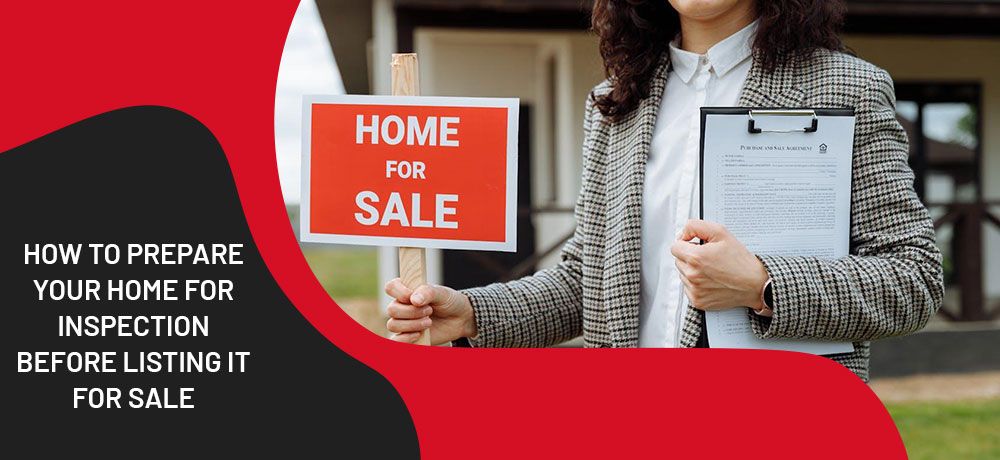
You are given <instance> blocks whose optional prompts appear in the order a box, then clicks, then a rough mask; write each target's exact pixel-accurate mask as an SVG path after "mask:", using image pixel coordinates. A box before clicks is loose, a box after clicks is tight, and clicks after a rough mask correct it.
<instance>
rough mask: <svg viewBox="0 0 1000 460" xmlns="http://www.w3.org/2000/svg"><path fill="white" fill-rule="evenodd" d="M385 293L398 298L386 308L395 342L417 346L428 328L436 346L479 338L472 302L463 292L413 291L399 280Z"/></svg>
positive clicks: (428, 287) (436, 288) (431, 288)
mask: <svg viewBox="0 0 1000 460" xmlns="http://www.w3.org/2000/svg"><path fill="white" fill-rule="evenodd" d="M385 293H386V294H389V296H391V297H392V298H393V299H395V300H393V301H392V302H391V303H390V304H389V306H388V307H387V308H386V311H387V312H388V313H389V321H388V322H387V323H386V327H387V328H388V329H389V332H392V335H391V336H390V337H389V338H390V339H392V340H395V341H398V342H406V343H415V342H416V341H417V339H418V338H420V333H421V332H422V331H424V330H426V329H428V328H429V329H430V334H431V343H432V344H434V345H440V344H442V343H448V342H451V341H453V340H457V339H460V338H462V337H475V336H476V318H475V316H473V313H472V303H471V302H469V298H468V297H466V295H465V294H462V293H461V292H458V291H456V290H454V289H452V288H449V287H445V286H431V285H426V284H425V285H422V286H420V287H418V288H417V289H410V288H408V287H406V286H405V285H404V284H403V282H402V281H401V280H400V279H399V278H396V279H394V280H392V281H389V283H388V284H386V285H385Z"/></svg>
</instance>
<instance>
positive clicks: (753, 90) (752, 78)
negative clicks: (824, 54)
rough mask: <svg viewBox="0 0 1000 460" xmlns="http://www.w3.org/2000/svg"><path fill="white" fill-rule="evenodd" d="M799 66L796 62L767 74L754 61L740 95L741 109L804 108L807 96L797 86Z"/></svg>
mask: <svg viewBox="0 0 1000 460" xmlns="http://www.w3.org/2000/svg"><path fill="white" fill-rule="evenodd" d="M797 73H798V66H796V65H795V64H794V62H790V63H788V64H786V65H782V66H778V68H776V69H774V72H770V73H769V72H766V71H765V70H764V69H762V68H761V67H760V66H759V65H757V61H754V62H753V64H751V65H750V72H749V73H747V79H746V82H745V83H744V84H743V91H742V92H741V93H740V99H739V103H738V105H739V106H740V107H771V108H798V107H801V106H802V101H803V100H804V98H805V94H804V93H803V92H802V90H801V89H800V88H799V87H798V85H797V83H796V82H797V81H798V78H797Z"/></svg>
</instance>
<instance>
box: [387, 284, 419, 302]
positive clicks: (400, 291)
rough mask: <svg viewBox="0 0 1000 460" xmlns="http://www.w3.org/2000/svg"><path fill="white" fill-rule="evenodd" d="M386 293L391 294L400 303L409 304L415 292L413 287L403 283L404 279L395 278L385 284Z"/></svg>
mask: <svg viewBox="0 0 1000 460" xmlns="http://www.w3.org/2000/svg"><path fill="white" fill-rule="evenodd" d="M385 293H386V294H389V296H390V297H392V298H393V299H396V301H397V302H399V303H404V304H408V303H410V295H412V294H413V289H410V288H408V287H406V285H405V284H403V280H401V279H399V278H394V279H392V280H390V281H389V282H388V283H386V284H385Z"/></svg>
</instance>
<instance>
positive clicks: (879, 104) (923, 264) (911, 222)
mask: <svg viewBox="0 0 1000 460" xmlns="http://www.w3.org/2000/svg"><path fill="white" fill-rule="evenodd" d="M855 117H856V118H855V123H856V124H855V137H854V160H853V162H854V165H853V184H852V187H853V191H852V195H853V196H852V202H851V207H852V208H851V213H852V221H851V246H852V251H851V255H849V256H847V257H844V258H841V259H835V260H830V259H819V258H815V257H802V256H795V257H783V256H774V255H759V256H758V257H759V258H760V260H761V261H762V262H763V264H764V266H765V268H766V269H767V271H768V273H769V274H770V276H771V279H772V280H773V281H772V282H773V284H772V289H773V294H774V298H773V300H774V305H772V307H773V311H774V315H773V316H772V317H771V318H765V317H762V316H759V315H755V314H753V313H752V312H750V313H749V315H750V318H751V324H752V327H753V330H754V332H755V333H756V335H758V336H759V337H762V338H774V337H781V338H804V339H825V340H836V341H865V340H872V339H878V338H883V337H891V336H896V335H903V334H909V333H912V332H915V331H917V330H919V329H921V328H922V327H924V325H926V324H927V321H928V319H930V317H931V316H932V315H933V314H934V313H935V312H936V311H937V310H938V308H940V306H941V298H942V296H943V292H944V282H943V279H942V268H941V253H940V251H938V249H937V246H936V245H935V242H934V223H933V221H932V220H931V218H930V216H929V214H928V212H927V209H926V208H925V207H924V206H923V204H922V203H921V202H920V199H919V198H918V197H917V195H916V193H915V192H914V190H913V177H914V176H913V171H912V170H910V168H909V165H908V164H907V157H908V152H909V151H908V148H907V140H906V133H905V132H904V131H903V128H902V126H900V124H899V122H898V121H897V120H896V113H895V92H894V90H893V85H892V79H891V78H890V77H889V75H888V74H887V73H886V72H885V71H883V70H881V69H878V70H877V76H876V77H875V78H874V79H873V81H872V83H871V85H870V86H869V87H868V88H867V89H866V90H865V91H864V92H863V93H862V95H861V96H860V99H859V101H858V103H857V106H856V107H855Z"/></svg>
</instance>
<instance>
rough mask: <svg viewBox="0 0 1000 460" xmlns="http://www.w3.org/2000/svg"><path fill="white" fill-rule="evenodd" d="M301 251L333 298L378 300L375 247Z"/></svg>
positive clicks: (304, 249) (376, 253)
mask: <svg viewBox="0 0 1000 460" xmlns="http://www.w3.org/2000/svg"><path fill="white" fill-rule="evenodd" d="M302 253H303V254H305V256H306V261H308V262H309V266H310V267H311V268H312V271H313V273H314V274H315V275H316V278H317V279H319V282H320V284H322V285H323V287H324V288H325V289H326V292H328V293H329V294H330V297H332V298H333V299H334V300H343V299H358V298H364V299H375V298H377V297H378V293H379V292H381V289H380V286H379V285H378V251H377V250H376V249H375V248H341V247H331V248H329V249H325V248H322V249H321V248H314V247H303V248H302Z"/></svg>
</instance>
